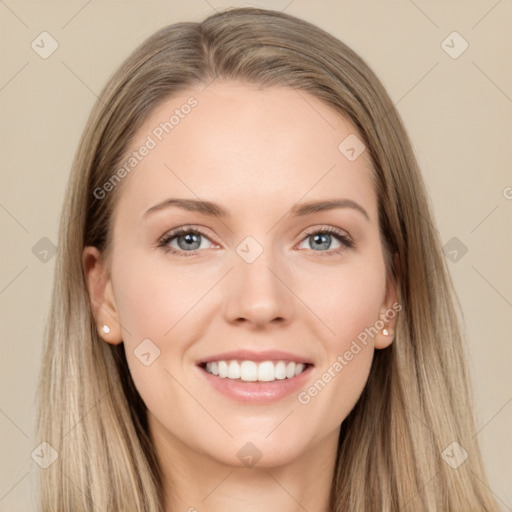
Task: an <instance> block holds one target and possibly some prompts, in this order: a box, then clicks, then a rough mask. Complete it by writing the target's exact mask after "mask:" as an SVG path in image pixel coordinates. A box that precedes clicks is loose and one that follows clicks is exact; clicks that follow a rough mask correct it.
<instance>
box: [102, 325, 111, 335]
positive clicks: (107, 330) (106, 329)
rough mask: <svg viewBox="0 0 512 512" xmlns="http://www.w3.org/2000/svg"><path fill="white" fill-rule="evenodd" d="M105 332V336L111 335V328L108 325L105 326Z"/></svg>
mask: <svg viewBox="0 0 512 512" xmlns="http://www.w3.org/2000/svg"><path fill="white" fill-rule="evenodd" d="M103 332H104V333H105V334H109V333H110V327H109V326H108V325H104V326H103Z"/></svg>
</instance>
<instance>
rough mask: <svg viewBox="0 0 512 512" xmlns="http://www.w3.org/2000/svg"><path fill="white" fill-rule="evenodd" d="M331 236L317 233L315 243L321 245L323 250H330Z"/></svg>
mask: <svg viewBox="0 0 512 512" xmlns="http://www.w3.org/2000/svg"><path fill="white" fill-rule="evenodd" d="M329 239H330V235H327V234H325V233H316V234H314V235H313V240H314V241H315V243H317V242H318V243H320V246H321V247H320V248H321V249H328V248H329V245H330V243H329V242H330V240H329ZM317 247H318V246H317Z"/></svg>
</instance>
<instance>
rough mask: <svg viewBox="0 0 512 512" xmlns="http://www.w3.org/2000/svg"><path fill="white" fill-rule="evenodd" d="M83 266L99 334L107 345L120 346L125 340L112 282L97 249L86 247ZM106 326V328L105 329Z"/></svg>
mask: <svg viewBox="0 0 512 512" xmlns="http://www.w3.org/2000/svg"><path fill="white" fill-rule="evenodd" d="M82 265H83V268H84V272H85V278H86V281H87V290H88V292H89V299H90V301H91V309H92V311H93V314H94V319H95V321H96V325H97V329H98V333H99V335H100V337H101V338H103V340H104V341H106V342H107V343H111V344H112V345H118V344H119V343H121V342H122V341H123V340H122V332H121V325H120V323H119V319H118V312H117V308H116V302H115V298H114V293H113V290H112V281H111V279H110V275H109V272H108V269H107V268H106V265H105V262H104V261H103V258H102V254H101V252H100V251H99V250H98V248H97V247H92V246H88V247H85V249H84V251H83V253H82ZM104 326H106V328H105V329H104Z"/></svg>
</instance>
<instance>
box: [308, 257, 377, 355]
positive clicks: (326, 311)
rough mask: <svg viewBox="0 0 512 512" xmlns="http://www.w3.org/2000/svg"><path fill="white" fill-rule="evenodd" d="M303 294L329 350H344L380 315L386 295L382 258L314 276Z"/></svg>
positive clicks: (373, 323) (372, 324)
mask: <svg viewBox="0 0 512 512" xmlns="http://www.w3.org/2000/svg"><path fill="white" fill-rule="evenodd" d="M304 294H305V296H307V297H308V299H306V300H305V302H307V303H308V304H311V305H312V307H311V310H312V311H313V313H315V314H316V315H317V317H318V318H320V319H321V320H322V322H323V324H324V327H325V329H324V331H325V334H324V335H323V336H322V337H323V339H324V340H326V342H327V343H328V347H327V348H328V350H329V351H333V350H336V351H337V352H339V351H341V350H347V349H348V347H349V346H350V343H351V341H352V340H353V339H355V338H357V336H358V335H360V334H361V333H364V332H366V330H367V329H370V328H371V327H373V326H374V325H375V322H376V321H377V320H378V319H379V312H380V308H381V306H382V302H383V300H384V296H385V268H384V262H383V261H382V260H381V259H379V258H374V259H373V260H372V261H370V260H367V261H363V262H361V264H358V265H357V266H348V265H347V266H346V267H340V268H339V270H336V272H333V270H332V269H329V272H328V273H325V274H324V275H319V276H317V277H316V278H315V280H314V285H308V288H307V289H304ZM329 334H330V335H329ZM361 337H362V338H363V337H364V335H363V336H361Z"/></svg>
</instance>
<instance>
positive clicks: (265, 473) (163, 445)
mask: <svg viewBox="0 0 512 512" xmlns="http://www.w3.org/2000/svg"><path fill="white" fill-rule="evenodd" d="M150 425H151V421H150ZM338 436H339V429H336V430H335V431H334V432H332V433H331V434H329V436H327V437H326V438H324V439H322V440H321V441H320V442H319V443H318V444H316V445H315V446H313V447H312V448H310V449H309V450H308V451H305V452H302V453H300V454H299V455H298V456H297V457H296V458H295V459H293V460H290V461H287V462H286V463H283V464H282V465H279V466H273V467H265V465H264V459H261V460H260V461H259V463H258V464H257V465H255V466H253V467H239V466H235V465H229V464H226V463H224V462H221V461H218V460H216V459H214V458H212V457H209V456H208V454H204V453H198V452H196V451H194V450H193V449H192V448H191V447H190V446H187V445H185V444H184V443H182V442H181V441H180V440H179V439H177V438H176V437H174V436H173V435H172V434H170V433H169V432H168V431H165V432H162V431H161V430H160V429H159V428H158V427H157V428H154V427H153V428H151V437H152V439H153V443H154V445H155V449H156V453H157V454H158V455H157V456H158V462H159V464H160V469H161V472H162V478H163V485H164V497H165V503H164V510H165V512H177V511H183V512H218V511H219V510H222V511H223V512H239V511H240V510H244V512H263V511H264V512H268V511H269V510H279V511H280V512H297V510H307V511H308V512H328V511H329V497H330V491H331V483H332V479H333V474H334V465H335V459H336V450H337V446H338Z"/></svg>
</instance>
